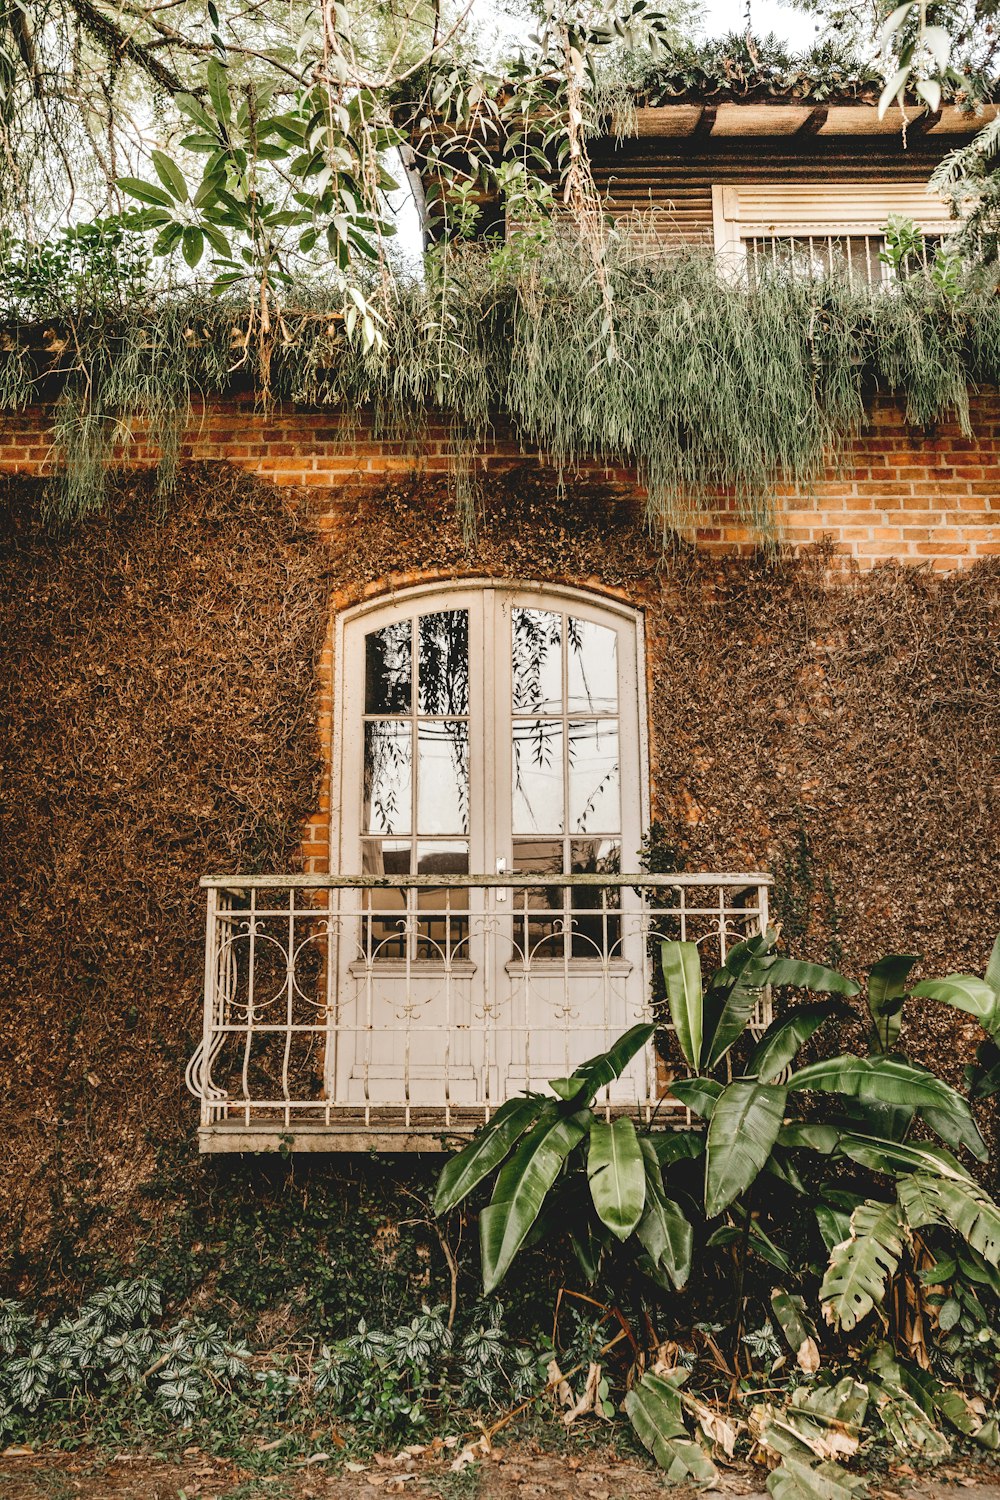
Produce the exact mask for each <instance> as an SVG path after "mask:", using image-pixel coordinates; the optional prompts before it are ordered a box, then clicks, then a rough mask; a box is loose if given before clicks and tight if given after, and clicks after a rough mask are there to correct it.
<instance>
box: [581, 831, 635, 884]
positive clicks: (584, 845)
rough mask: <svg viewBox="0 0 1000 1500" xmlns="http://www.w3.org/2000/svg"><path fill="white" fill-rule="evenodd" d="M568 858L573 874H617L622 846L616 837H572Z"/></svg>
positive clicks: (620, 863) (619, 871) (619, 869)
mask: <svg viewBox="0 0 1000 1500" xmlns="http://www.w3.org/2000/svg"><path fill="white" fill-rule="evenodd" d="M570 858H571V859H572V870H573V874H574V875H619V874H620V873H621V867H622V846H621V844H619V843H618V842H617V840H616V839H573V840H572V841H571V842H570ZM598 889H600V887H598Z"/></svg>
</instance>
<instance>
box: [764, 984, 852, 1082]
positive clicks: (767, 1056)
mask: <svg viewBox="0 0 1000 1500" xmlns="http://www.w3.org/2000/svg"><path fill="white" fill-rule="evenodd" d="M844 1014H845V1010H844V1009H843V1008H842V1007H840V1006H838V1005H831V1004H829V1003H823V1002H822V1001H818V1000H817V1001H814V1002H812V1003H811V1004H808V1005H797V1006H796V1007H795V1009H794V1010H790V1011H786V1013H785V1014H784V1015H783V1016H779V1017H778V1019H777V1020H776V1021H772V1022H771V1024H770V1026H769V1027H768V1028H767V1030H766V1031H765V1032H764V1035H763V1036H762V1037H761V1039H760V1041H759V1042H758V1043H757V1045H756V1047H755V1048H754V1050H753V1052H752V1053H751V1054H750V1058H749V1061H748V1062H747V1068H746V1070H747V1072H748V1073H752V1074H755V1075H756V1076H757V1077H758V1078H760V1079H761V1081H762V1082H764V1083H767V1082H769V1081H770V1080H771V1079H772V1078H775V1077H777V1075H778V1074H779V1073H780V1072H782V1070H783V1069H784V1068H787V1067H788V1064H789V1063H790V1062H793V1061H794V1059H795V1058H796V1056H797V1055H798V1052H799V1049H800V1048H801V1047H802V1046H803V1045H804V1044H805V1043H806V1042H807V1041H808V1040H809V1038H810V1037H811V1036H812V1035H813V1033H814V1032H816V1031H818V1030H819V1028H820V1027H821V1026H822V1025H823V1024H824V1022H826V1021H830V1020H832V1019H833V1018H834V1017H835V1016H842V1015H844Z"/></svg>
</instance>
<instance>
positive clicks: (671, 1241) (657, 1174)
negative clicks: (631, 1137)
mask: <svg viewBox="0 0 1000 1500" xmlns="http://www.w3.org/2000/svg"><path fill="white" fill-rule="evenodd" d="M639 1144H640V1146H641V1148H642V1156H643V1166H644V1168H645V1173H646V1208H645V1212H644V1213H643V1216H642V1218H641V1219H640V1221H639V1227H638V1229H637V1230H636V1233H637V1235H638V1236H639V1240H640V1242H641V1243H642V1245H643V1246H644V1247H645V1249H646V1250H647V1251H648V1253H649V1258H650V1260H651V1261H652V1262H653V1265H654V1266H657V1267H659V1268H661V1269H662V1270H664V1271H666V1273H667V1275H668V1276H669V1277H670V1280H671V1281H672V1283H673V1285H674V1286H675V1287H676V1288H677V1290H678V1291H680V1290H681V1288H682V1287H683V1286H684V1285H685V1283H686V1282H687V1279H688V1277H689V1276H690V1274H691V1257H692V1254H693V1250H694V1230H693V1229H692V1227H691V1224H690V1223H689V1222H688V1219H687V1217H686V1216H685V1215H684V1214H683V1213H682V1212H681V1210H680V1208H679V1207H678V1205H677V1204H676V1203H675V1202H674V1201H673V1199H672V1198H668V1197H667V1195H666V1193H665V1192H664V1190H663V1176H662V1168H661V1166H660V1163H659V1160H658V1158H657V1154H656V1150H655V1148H654V1146H653V1142H652V1141H651V1140H650V1139H649V1137H648V1136H643V1137H642V1138H641V1140H640V1143H639Z"/></svg>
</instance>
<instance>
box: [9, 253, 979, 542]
mask: <svg viewBox="0 0 1000 1500" xmlns="http://www.w3.org/2000/svg"><path fill="white" fill-rule="evenodd" d="M602 266H603V274H602V277H601V278H598V277H597V276H596V275H595V273H594V267H593V264H592V262H591V259H590V252H589V251H588V250H587V248H586V247H585V246H584V245H583V243H582V242H581V241H579V240H576V239H573V238H571V237H567V238H564V237H560V236H556V235H552V234H540V235H539V236H538V237H537V238H533V237H527V238H524V239H523V240H522V242H521V244H520V246H519V248H513V247H510V248H501V249H498V250H495V251H492V252H491V251H489V250H483V249H480V248H472V247H469V248H465V249H460V248H452V249H442V250H441V251H438V252H436V253H435V254H434V255H432V256H431V257H430V260H429V262H428V267H427V275H426V278H425V280H424V281H422V282H418V281H413V282H410V283H407V284H406V285H404V286H402V287H401V288H400V291H399V295H398V298H397V299H396V301H395V302H394V304H393V308H392V311H391V315H389V317H388V321H387V324H386V327H385V339H384V342H381V343H376V344H374V345H372V346H371V347H368V348H365V347H364V345H363V343H362V342H361V341H359V340H357V339H352V338H350V337H349V336H348V334H347V332H346V330H345V326H344V322H343V318H342V315H341V311H340V309H339V307H338V306H336V305H331V303H330V301H329V299H328V298H327V297H326V296H325V294H323V293H322V292H321V291H319V290H318V289H316V288H312V289H310V288H308V287H300V288H298V289H296V295H295V297H294V298H293V299H292V298H290V302H292V304H293V305H294V307H295V309H296V310H294V311H293V310H291V309H287V310H286V311H285V312H284V314H283V318H282V322H281V325H280V332H279V335H276V336H275V337H274V338H273V340H272V341H271V342H270V343H269V344H268V346H267V350H266V354H263V353H262V347H261V345H260V343H259V341H258V340H257V339H256V337H255V336H254V335H253V329H252V327H251V324H250V323H248V322H247V320H246V318H245V316H242V315H241V311H240V309H239V308H238V307H236V306H234V305H232V304H230V303H229V302H228V301H227V300H226V299H225V298H222V299H211V298H208V297H206V298H204V299H202V298H200V297H198V296H195V295H193V294H184V295H180V294H176V295H173V296H166V295H163V296H160V297H159V298H157V297H150V298H147V299H144V300H142V301H133V302H132V303H131V304H130V305H129V307H128V308H127V309H126V310H124V311H113V310H110V309H109V310H107V311H101V312H90V313H88V314H87V315H85V316H82V317H80V318H79V319H77V320H67V319H66V316H65V308H64V306H62V307H61V306H60V305H59V304H57V305H56V306H55V307H54V308H53V313H54V315H55V316H56V317H59V316H60V315H61V317H62V327H63V329H64V332H62V333H55V332H49V333H47V334H44V336H43V334H42V330H41V328H40V327H39V325H38V321H37V320H38V319H39V318H40V317H41V308H40V307H39V304H38V299H37V296H36V294H35V291H34V290H32V292H31V295H30V296H28V295H26V293H25V290H24V286H23V278H22V279H20V280H18V281H17V282H16V283H14V282H12V281H11V280H10V279H8V280H7V282H6V284H4V283H3V282H2V280H0V306H2V307H3V310H4V312H5V314H6V317H7V320H8V330H7V340H6V343H7V347H6V349H5V350H4V352H3V353H2V356H0V401H2V405H3V407H5V408H6V409H8V410H17V409H19V408H22V407H24V406H25V405H27V404H28V403H30V402H32V401H37V400H38V399H40V398H43V397H44V396H45V395H46V394H48V393H49V392H51V391H52V390H53V389H54V388H58V387H59V386H61V395H60V398H59V401H58V403H57V408H56V427H55V433H54V436H55V439H56V449H57V452H58V453H60V454H61V458H62V462H61V468H60V477H59V479H58V481H57V483H56V484H55V485H54V487H53V489H52V495H51V504H52V510H53V513H54V514H55V515H57V516H59V517H60V518H61V519H63V520H72V519H74V518H75V517H77V516H79V515H81V514H83V513H84V512H85V511H86V510H87V509H89V508H90V507H92V506H94V505H99V504H100V502H101V498H102V494H103V488H102V486H103V465H104V462H105V461H106V459H107V457H108V455H109V453H110V451H111V449H112V447H113V445H114V444H115V443H116V442H122V441H124V442H126V443H127V442H128V440H129V438H130V435H131V433H132V429H133V427H134V426H135V424H148V425H149V426H150V427H151V428H152V437H153V440H154V442H156V443H157V444H158V445H159V446H160V448H161V451H162V453H163V455H164V457H163V468H162V477H163V479H164V482H165V483H166V482H169V479H170V477H171V475H172V472H173V470H172V462H173V458H174V455H175V454H176V449H177V438H178V434H179V431H180V429H181V428H182V427H183V424H184V422H185V420H186V418H187V413H188V406H189V401H190V399H191V396H192V394H193V393H194V392H196V391H197V392H204V393H210V392H219V393H222V394H224V393H225V392H227V391H229V390H232V389H234V388H238V387H240V386H245V385H246V384H247V383H250V384H253V385H256V386H257V387H258V388H263V389H266V390H269V391H270V393H271V395H272V396H273V397H274V398H275V399H279V400H291V401H299V402H305V403H309V404H319V405H334V406H343V407H345V408H346V409H348V410H359V409H367V410H369V411H370V412H371V413H372V416H373V419H374V421H375V423H376V426H377V428H378V429H379V430H380V431H383V432H391V433H393V434H397V435H398V434H403V435H408V436H409V437H411V438H412V439H413V440H414V442H416V441H417V440H418V439H419V436H420V432H421V428H422V424H423V422H424V421H425V419H426V418H427V416H428V414H429V413H431V412H437V411H440V410H442V409H443V410H444V411H445V412H446V413H447V414H448V416H449V417H450V420H451V423H452V428H453V434H454V439H455V446H456V449H457V450H458V452H459V454H461V452H463V451H464V452H468V451H469V448H470V446H471V445H475V444H481V443H485V442H486V441H488V439H489V436H490V434H491V432H492V430H493V428H494V425H495V424H496V422H497V421H504V420H506V421H509V422H510V423H511V424H512V425H513V427H514V429H515V431H516V432H517V433H518V434H519V435H520V436H521V438H522V439H523V440H524V441H525V442H528V443H532V444H537V445H538V446H539V447H540V448H541V449H542V450H543V452H544V453H545V454H546V455H548V456H549V458H550V459H551V460H552V461H553V462H554V463H555V464H556V465H557V466H558V467H559V468H560V469H562V470H563V471H569V470H571V469H572V468H573V466H574V465H575V464H577V463H580V462H582V461H585V460H588V459H590V458H591V457H592V456H594V455H597V456H598V457H600V458H603V459H606V460H607V461H608V462H610V463H612V464H620V463H622V462H631V463H633V464H635V465H636V467H637V468H638V471H639V476H640V479H641V480H642V481H643V482H644V483H645V484H646V485H647V486H648V490H649V519H650V522H651V524H652V525H653V526H654V528H655V529H656V530H657V532H658V533H659V534H661V535H666V533H667V532H668V530H669V528H671V527H673V526H677V525H680V524H683V523H685V522H687V521H690V520H691V519H692V518H693V516H694V515H695V514H696V512H697V510H698V508H699V507H701V506H709V505H712V504H715V503H717V496H718V492H719V491H720V490H722V491H729V492H731V493H732V494H733V495H734V496H735V498H736V502H737V504H738V505H739V507H740V508H741V510H742V511H743V513H744V515H745V516H746V517H747V518H748V519H749V520H750V521H751V522H753V523H754V524H755V525H756V526H758V528H761V529H763V530H766V529H767V528H768V527H769V525H770V523H771V522H772V520H773V515H774V499H773V497H774V494H775V490H776V487H778V486H783V485H792V486H797V487H802V486H808V485H809V483H810V482H811V481H813V480H814V479H816V477H817V476H818V475H820V474H821V473H822V472H823V471H824V469H825V467H826V466H827V464H829V463H830V462H835V461H836V459H837V456H838V454H839V453H840V452H841V451H842V449H843V446H844V444H845V442H846V441H847V440H848V439H849V438H850V437H851V436H852V434H854V433H855V432H856V431H857V430H858V429H859V427H860V426H861V425H862V423H863V422H864V420H865V411H866V403H867V401H868V400H869V398H870V397H871V395H872V394H874V393H876V392H881V393H883V394H889V395H896V396H898V397H900V399H902V400H903V401H904V403H905V408H906V415H907V418H908V420H909V421H910V422H912V423H914V424H927V423H932V422H935V421H938V420H941V419H945V418H948V419H952V420H957V421H958V423H959V424H960V426H961V427H962V429H963V431H965V432H968V431H969V414H968V393H969V389H970V385H977V384H980V383H990V382H997V381H1000V303H998V301H997V299H996V297H995V296H994V295H993V292H992V289H991V288H990V286H989V285H988V284H987V283H985V282H984V281H983V280H981V279H977V277H976V276H974V275H972V274H971V273H970V274H968V275H963V277H962V278H961V281H960V284H958V285H954V284H952V282H951V281H948V282H947V283H943V282H942V281H941V279H940V277H939V276H936V273H935V270H934V268H932V270H931V272H929V273H926V274H925V273H923V272H920V273H918V274H915V275H913V276H909V277H902V278H898V279H896V280H894V281H893V283H892V284H891V286H889V287H887V288H885V289H874V290H871V289H868V288H862V287H853V288H852V287H851V286H849V285H847V284H846V282H844V281H839V280H836V279H831V280H824V281H807V280H796V279H793V278H792V277H790V276H771V275H769V276H766V277H762V278H760V279H759V280H756V281H754V283H753V284H751V285H748V284H747V283H746V282H741V281H738V280H733V279H729V278H726V277H725V276H722V275H720V273H719V271H718V268H717V267H716V265H715V263H714V261H713V260H712V259H711V258H709V257H704V256H700V255H697V254H691V255H685V256H681V257H679V258H668V257H666V256H664V255H662V254H660V255H657V254H654V253H653V252H651V250H650V248H649V243H648V241H647V240H644V239H643V237H642V236H641V235H639V236H638V237H634V236H630V235H628V234H624V233H622V234H621V235H618V234H612V235H611V236H610V237H609V239H608V244H607V254H606V258H605V259H604V261H603V262H602ZM25 317H30V319H31V320H32V326H25V325H24V324H23V323H22V322H21V319H23V318H25ZM53 382H56V385H55V386H54V384H53ZM459 466H460V465H459ZM465 498H466V500H467V501H468V500H469V499H470V496H469V495H468V494H466V497H465Z"/></svg>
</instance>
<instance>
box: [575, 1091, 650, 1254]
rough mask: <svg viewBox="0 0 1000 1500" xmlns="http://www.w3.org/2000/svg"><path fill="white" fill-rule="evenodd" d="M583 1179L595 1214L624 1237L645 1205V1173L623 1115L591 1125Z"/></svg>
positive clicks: (636, 1140) (631, 1128) (632, 1131)
mask: <svg viewBox="0 0 1000 1500" xmlns="http://www.w3.org/2000/svg"><path fill="white" fill-rule="evenodd" d="M587 1178H588V1180H589V1182H590V1196H591V1198H593V1200H594V1207H595V1209H596V1210H597V1217H598V1218H599V1219H600V1220H601V1222H602V1224H606V1225H607V1227H608V1228H609V1229H610V1230H611V1233H612V1234H613V1235H616V1236H617V1238H618V1239H620V1240H627V1239H628V1237H629V1235H630V1234H631V1233H632V1231H633V1230H634V1229H635V1228H636V1226H637V1225H638V1223H639V1220H640V1219H641V1218H642V1211H643V1208H644V1207H645V1204H646V1172H645V1168H644V1166H643V1155H642V1148H641V1147H640V1145H639V1138H638V1136H637V1135H636V1133H635V1126H634V1125H633V1124H632V1121H631V1120H629V1119H628V1118H627V1117H626V1116H624V1115H623V1116H622V1117H621V1118H620V1119H617V1120H612V1121H611V1122H610V1123H609V1122H607V1121H604V1120H595V1121H594V1123H593V1124H592V1125H591V1127H590V1149H589V1151H588V1153H587Z"/></svg>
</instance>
